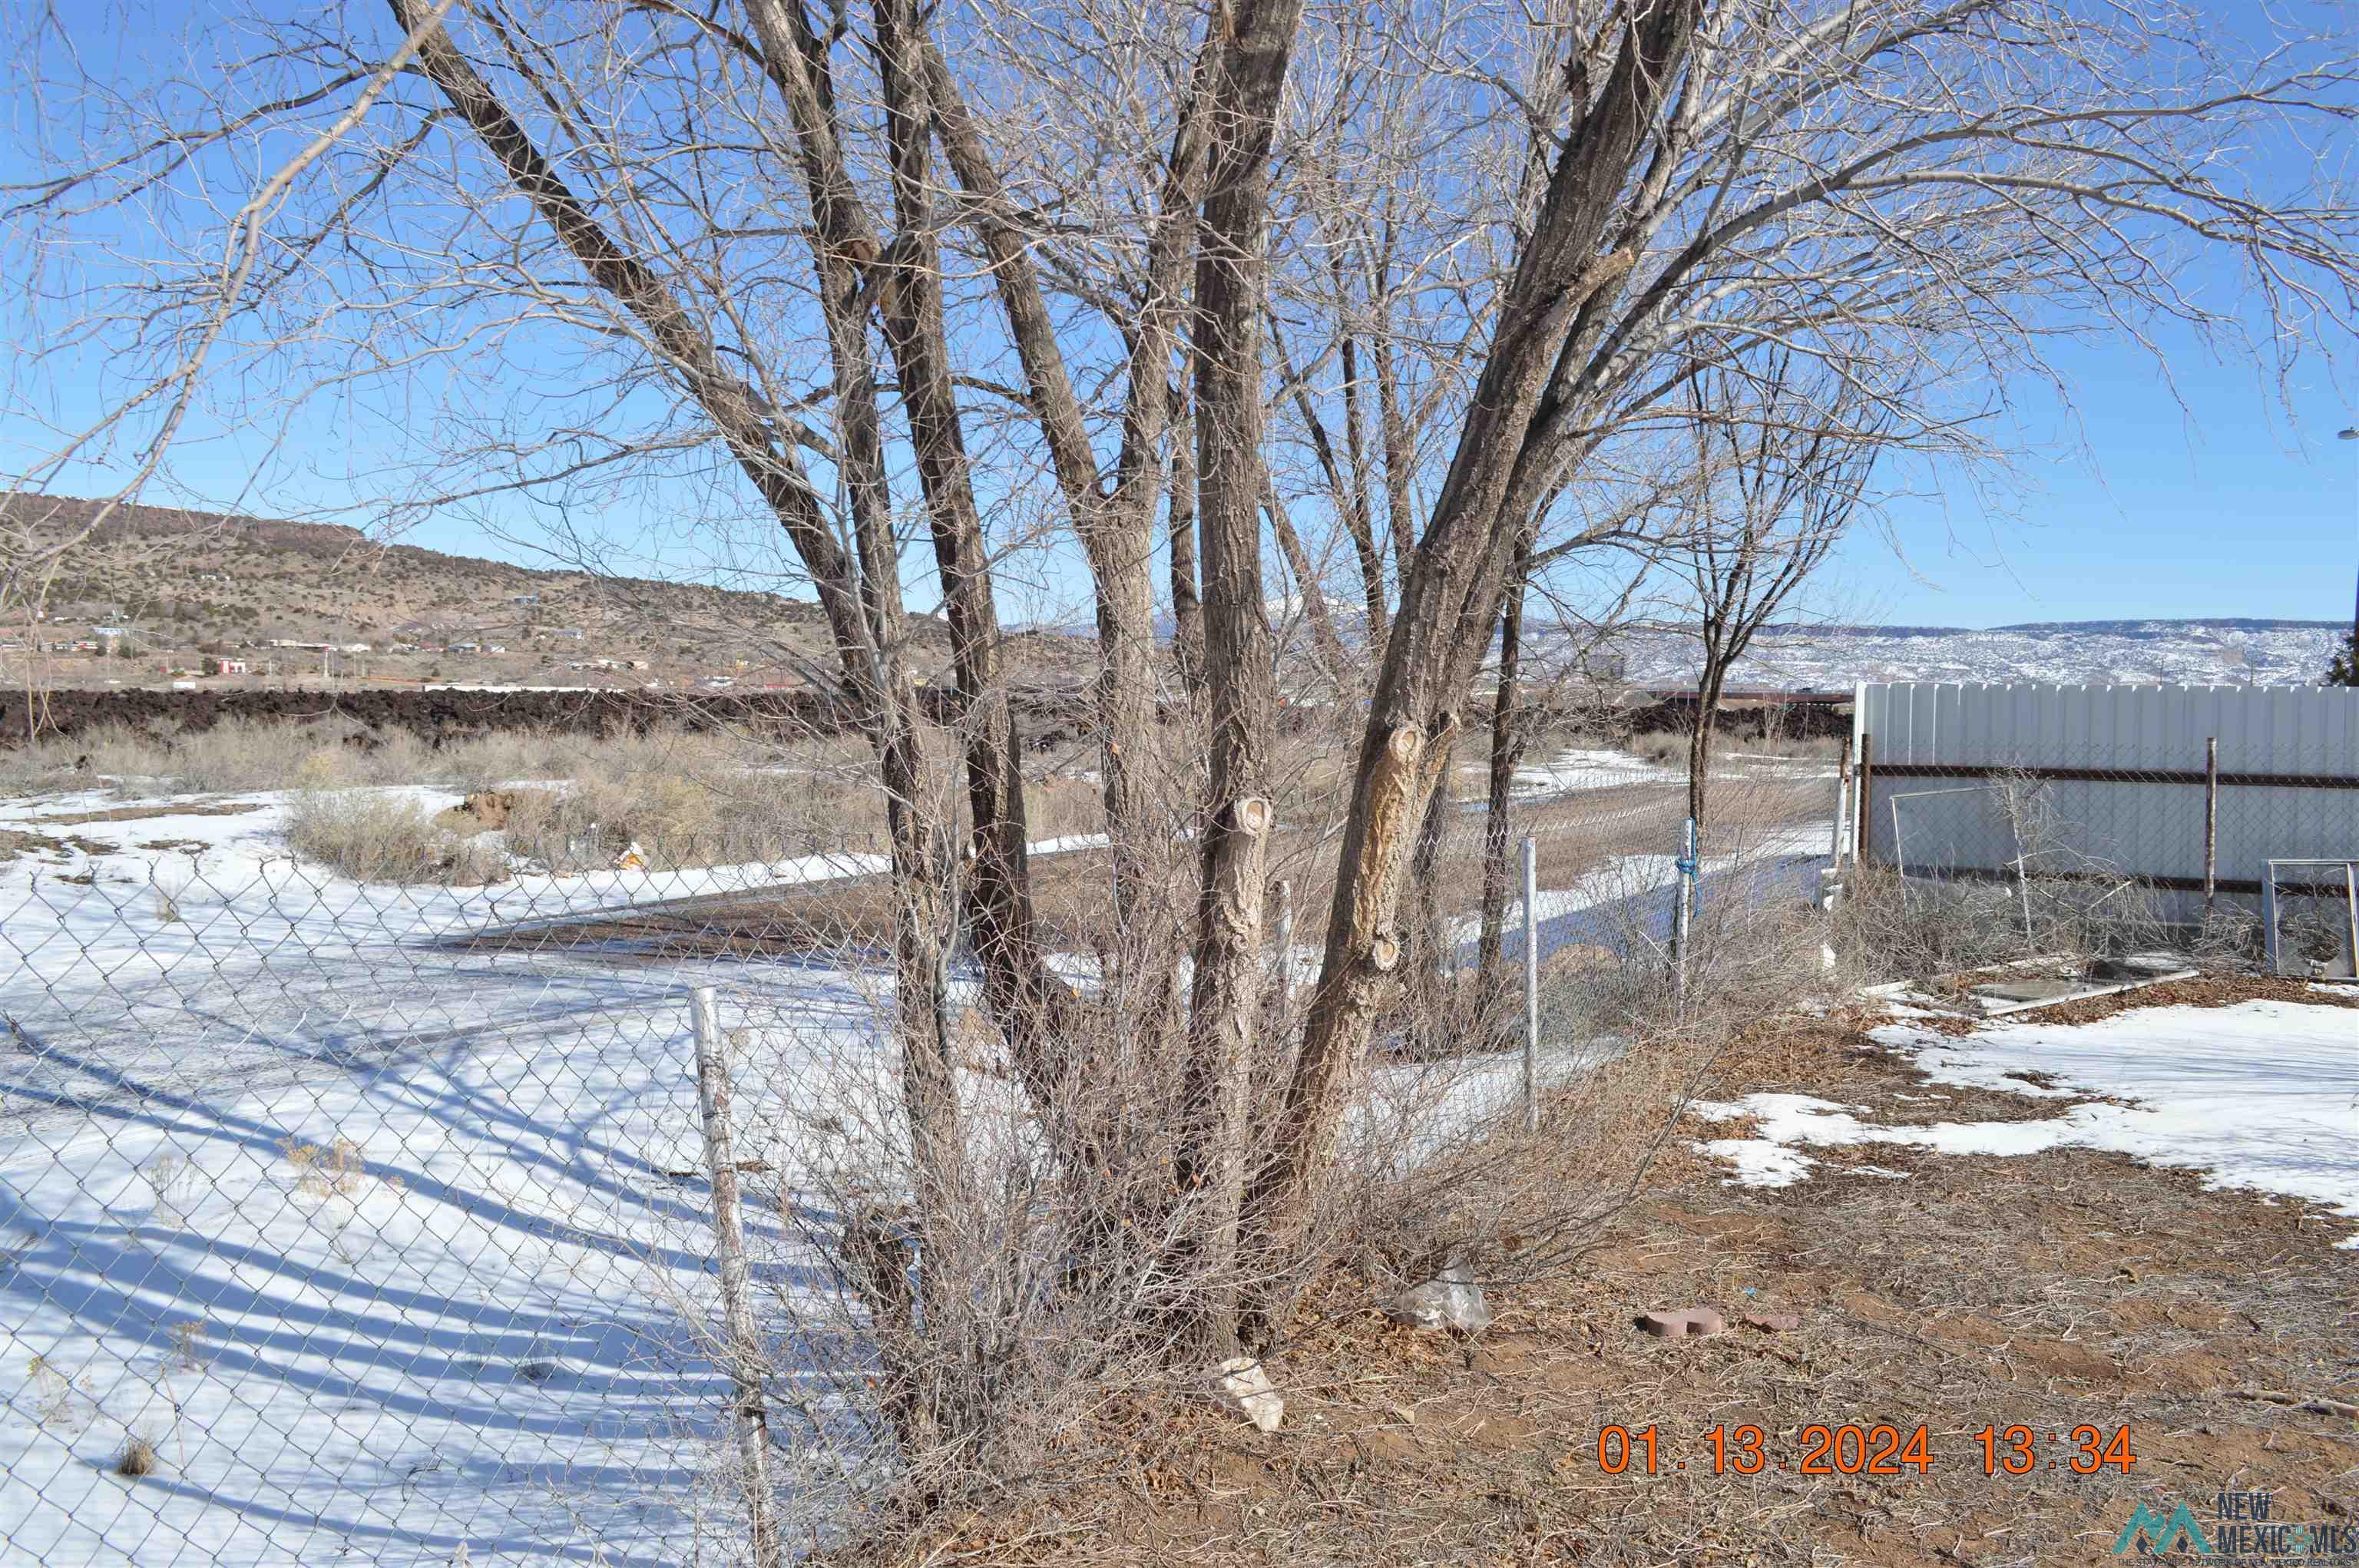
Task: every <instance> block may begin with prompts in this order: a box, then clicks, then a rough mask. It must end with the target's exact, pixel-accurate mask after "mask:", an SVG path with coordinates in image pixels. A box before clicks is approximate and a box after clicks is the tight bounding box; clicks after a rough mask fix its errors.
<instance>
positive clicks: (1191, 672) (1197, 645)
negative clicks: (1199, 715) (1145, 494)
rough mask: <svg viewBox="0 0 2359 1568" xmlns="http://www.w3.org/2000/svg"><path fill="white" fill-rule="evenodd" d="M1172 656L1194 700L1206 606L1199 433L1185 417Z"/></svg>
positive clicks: (1175, 472) (1178, 474) (1174, 527)
mask: <svg viewBox="0 0 2359 1568" xmlns="http://www.w3.org/2000/svg"><path fill="white" fill-rule="evenodd" d="M1171 660H1172V663H1173V664H1174V665H1176V666H1177V667H1178V669H1179V673H1180V690H1181V691H1184V692H1186V693H1187V695H1188V700H1189V701H1190V702H1194V701H1196V699H1197V698H1198V697H1199V696H1200V695H1201V693H1202V691H1203V685H1204V611H1203V604H1202V601H1201V599H1200V598H1199V597H1198V595H1197V590H1196V432H1195V430H1194V426H1193V421H1192V420H1189V421H1183V422H1182V423H1181V424H1180V427H1179V430H1178V431H1177V433H1176V436H1175V439H1174V440H1173V441H1172V443H1171Z"/></svg>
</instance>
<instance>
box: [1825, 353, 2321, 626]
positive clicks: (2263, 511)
mask: <svg viewBox="0 0 2359 1568" xmlns="http://www.w3.org/2000/svg"><path fill="white" fill-rule="evenodd" d="M2167 345H2168V351H2169V352H2168V363H2169V371H2170V376H2171V378H2172V379H2173V380H2174V381H2175V382H2176V383H2177V385H2176V387H2171V386H2169V385H2166V383H2165V382H2164V379H2163V377H2162V376H2161V375H2160V374H2159V373H2158V368H2157V365H2156V362H2155V360H2154V358H2153V357H2152V356H2151V355H2149V354H2147V353H2146V352H2145V351H2144V350H2142V349H2139V348H2136V347H2135V346H2133V345H2131V344H2128V343H2118V342H2115V343H2103V344H2097V345H2088V346H2080V345H2076V346H2073V347H2071V348H2069V349H2066V350H2065V351H2063V352H2062V353H2060V354H2059V355H2058V356H2057V358H2058V363H2059V366H2060V369H2062V370H2063V371H2064V372H2065V373H2066V374H2067V376H2068V377H2069V378H2070V379H2071V383H2072V385H2073V389H2074V390H2073V397H2074V405H2075V408H2074V417H2075V418H2076V419H2077V421H2078V426H2077V432H2076V431H2075V430H2074V428H2073V427H2072V426H2071V425H2069V424H2067V422H2066V421H2065V419H2063V418H2062V417H2061V414H2060V410H2059V409H2058V408H2057V407H2056V405H2055V403H2054V401H2053V399H2052V397H2049V395H2048V394H2047V393H2046V392H2045V389H2041V390H2039V391H2038V392H2037V393H2034V394H2032V395H2031V396H2030V397H2029V398H2028V401H2029V402H2030V403H2031V405H2032V406H2033V408H2035V409H2037V410H2038V414H2039V415H2040V416H2041V417H2040V418H2038V419H2029V418H2027V419H2025V420H2024V421H2023V422H2024V424H2025V426H2026V430H2025V434H2026V436H2027V438H2029V439H2028V441H2027V444H2026V446H2025V447H2024V448H2023V450H2022V451H2021V452H2020V454H2019V456H2018V458H2017V463H2016V465H2015V473H2014V475H2013V477H2014V479H2015V481H2016V483H2017V484H2018V485H2020V486H2021V487H2022V489H2023V492H2024V493H2023V495H2022V497H2021V499H2020V501H2019V503H2017V507H2016V508H2015V510H2016V515H2014V516H2008V515H2006V514H2005V513H2004V512H2001V513H1999V514H1997V515H1993V514H1991V513H1986V512H1985V511H1984V510H1983V508H1982V507H1981V506H1979V505H1977V503H1976V500H1975V498H1974V497H1973V495H1972V494H1971V491H1970V487H1969V486H1966V485H1962V484H1960V483H1958V482H1957V477H1956V476H1954V475H1951V476H1948V477H1949V482H1948V483H1947V484H1945V485H1943V491H1944V494H1945V495H1946V496H1947V497H1948V498H1947V500H1946V502H1945V503H1943V504H1938V505H1937V504H1934V503H1931V502H1923V503H1909V504H1907V505H1905V506H1901V507H1899V508H1897V512H1896V515H1895V517H1894V518H1893V533H1894V535H1895V539H1896V540H1897V544H1898V546H1899V554H1898V555H1897V556H1896V554H1895V552H1894V550H1892V549H1891V548H1890V546H1889V545H1888V544H1887V543H1886V541H1885V540H1884V539H1880V538H1876V537H1873V536H1871V535H1866V534H1862V535H1859V536H1856V537H1854V539H1850V540H1849V541H1847V542H1846V545H1845V548H1844V550H1843V559H1842V561H1841V562H1840V564H1839V566H1837V567H1836V568H1835V569H1834V572H1833V573H1832V575H1833V577H1834V579H1835V581H1834V582H1833V583H1832V584H1831V591H1832V593H1833V594H1834V595H1835V596H1836V597H1837V598H1839V599H1841V600H1843V601H1844V603H1843V605H1842V608H1843V611H1844V613H1845V615H1846V618H1873V619H1876V620H1881V621H1888V622H1895V623H1907V624H1917V625H1930V626H2002V625H2006V624H2008V623H2011V622H2018V621H2079V620H2114V619H2133V618H2137V617H2141V616H2153V617H2158V618H2178V617H2184V616H2198V615H2248V616H2262V617H2281V618H2286V619H2295V620H2344V619H2348V618H2349V617H2350V615H2351V613H2352V599H2353V592H2354V573H2359V441H2339V440H2337V439H2336V436H2337V432H2338V431H2340V430H2343V429H2344V428H2346V427H2348V426H2350V425H2352V424H2354V423H2359V409H2354V403H2353V401H2352V400H2351V399H2349V398H2346V397H2344V396H2343V395H2342V393H2341V392H2340V391H2339V390H2338V389H2337V388H2336V387H2334V386H2333V385H2332V383H2331V382H2330V381H2329V380H2328V379H2327V375H2326V367H2325V365H2324V363H2323V361H2322V360H2320V359H2317V358H2315V357H2312V358H2309V359H2306V360H2305V362H2304V364H2303V365H2302V366H2301V367H2300V369H2299V373H2298V378H2299V379H2300V380H2302V381H2304V382H2306V383H2307V385H2305V386H2302V387H2299V389H2298V390H2297V391H2296V392H2295V393H2294V394H2293V395H2292V397H2290V398H2289V399H2285V398H2281V397H2280V396H2279V394H2278V392H2277V387H2275V385H2274V384H2273V382H2272V381H2271V380H2270V378H2268V377H2267V376H2264V375H2263V374H2262V373H2261V371H2260V368H2259V367H2258V366H2256V365H2254V364H2252V363H2251V362H2250V361H2249V360H2247V361H2245V362H2244V363H2241V364H2239V363H2227V364H2222V363H2218V362H2216V361H2215V360H2214V359H2213V358H2212V356H2211V355H2210V354H2208V353H2207V352H2206V351H2205V350H2204V349H2203V348H2202V347H2201V345H2199V344H2197V343H2193V342H2191V341H2190V340H2188V339H2187V338H2186V337H2185V335H2184V334H2173V335H2172V336H2171V338H2169V340H2167ZM2341 346H2343V347H2344V348H2345V349H2347V348H2348V347H2349V345H2347V344H2346V345H2341ZM2288 401H2290V403H2291V408H2290V411H2288V408H2287V407H2286V403H2287V402H2288ZM2043 426H2044V428H2042V427H2043ZM2071 441H2078V442H2079V443H2080V444H2081V445H2082V447H2083V448H2084V450H2082V451H2074V450H2071V447H2070V446H2069V445H2068V442H2071Z"/></svg>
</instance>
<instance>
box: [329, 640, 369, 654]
mask: <svg viewBox="0 0 2359 1568" xmlns="http://www.w3.org/2000/svg"><path fill="white" fill-rule="evenodd" d="M368 650H369V645H368V644H366V643H364V642H348V643H343V644H341V645H339V646H338V647H337V648H336V651H337V652H338V653H366V652H367V651H368Z"/></svg>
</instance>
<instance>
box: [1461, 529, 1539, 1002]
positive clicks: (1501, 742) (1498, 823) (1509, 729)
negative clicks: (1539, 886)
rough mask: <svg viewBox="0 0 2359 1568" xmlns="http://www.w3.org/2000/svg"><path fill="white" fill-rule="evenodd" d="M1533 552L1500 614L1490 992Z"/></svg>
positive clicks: (1483, 959)
mask: <svg viewBox="0 0 2359 1568" xmlns="http://www.w3.org/2000/svg"><path fill="white" fill-rule="evenodd" d="M1531 554H1532V552H1531V541H1530V539H1529V536H1527V537H1526V539H1525V540H1524V542H1522V543H1521V544H1519V545H1518V546H1517V550H1516V563H1515V565H1514V566H1512V567H1510V568H1509V569H1508V577H1507V604H1506V608H1505V609H1504V610H1502V611H1500V613H1499V688H1498V691H1497V693H1496V694H1495V696H1494V697H1493V699H1492V702H1491V791H1490V802H1491V810H1490V813H1489V815H1488V816H1487V817H1486V818H1485V819H1484V827H1483V934H1482V938H1481V941H1480V942H1479V944H1478V946H1477V948H1476V957H1475V966H1476V970H1477V972H1478V973H1479V974H1480V975H1482V977H1483V982H1484V986H1485V988H1486V989H1487V988H1488V987H1490V986H1491V985H1494V984H1495V982H1496V981H1497V979H1498V968H1499V953H1500V950H1501V948H1502V947H1503V946H1504V945H1505V940H1506V939H1505V934H1504V933H1505V931H1506V921H1507V886H1508V879H1509V870H1510V868H1509V866H1508V852H1509V850H1510V849H1512V848H1513V842H1512V840H1513V831H1514V824H1513V823H1512V822H1509V821H1508V816H1507V800H1508V796H1509V794H1510V793H1511V791H1512V790H1513V789H1514V788H1515V780H1516V769H1517V767H1518V766H1520V765H1521V764H1522V762H1523V759H1524V745H1525V735H1524V726H1523V724H1521V722H1520V721H1519V717H1518V715H1517V712H1516V698H1517V677H1518V675H1519V673H1520V671H1519V661H1520V658H1521V653H1522V644H1523V632H1524V591H1525V589H1526V588H1527V587H1528V586H1529V583H1528V582H1527V573H1528V572H1529V571H1530V569H1531Z"/></svg>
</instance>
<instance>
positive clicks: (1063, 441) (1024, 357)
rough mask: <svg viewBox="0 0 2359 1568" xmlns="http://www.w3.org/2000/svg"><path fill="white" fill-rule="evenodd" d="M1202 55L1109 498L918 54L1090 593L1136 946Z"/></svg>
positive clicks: (1007, 230) (1152, 835)
mask: <svg viewBox="0 0 2359 1568" xmlns="http://www.w3.org/2000/svg"><path fill="white" fill-rule="evenodd" d="M1210 54H1211V49H1210V45H1209V44H1208V46H1207V49H1206V50H1205V51H1204V53H1203V55H1202V56H1200V59H1199V60H1198V65H1197V69H1196V71H1195V74H1194V76H1193V77H1192V78H1191V80H1190V91H1189V97H1188V101H1187V103H1185V105H1184V106H1183V107H1182V109H1181V111H1180V123H1179V125H1178V127H1177V128H1176V129H1175V131H1174V132H1173V135H1172V140H1171V150H1170V155H1169V161H1168V163H1167V165H1166V169H1165V176H1164V185H1163V189H1162V191H1161V192H1160V194H1159V196H1158V220H1157V224H1156V227H1155V231H1154V234H1153V237H1152V238H1151V239H1150V240H1149V242H1148V246H1147V297H1146V299H1144V300H1143V301H1142V302H1141V305H1140V307H1139V312H1138V317H1137V324H1136V331H1135V332H1134V333H1133V336H1132V347H1131V354H1130V383H1129V401H1128V404H1127V406H1126V407H1125V411H1124V419H1123V432H1122V449H1121V452H1120V454H1119V456H1118V457H1117V458H1116V460H1115V463H1114V478H1113V483H1112V485H1111V487H1110V488H1109V487H1107V486H1105V485H1103V483H1102V481H1101V479H1100V476H1099V474H1098V470H1097V465H1096V460H1095V458H1094V456H1093V454H1092V452H1091V449H1090V445H1089V436H1088V427H1087V424H1086V422H1085V420H1084V419H1083V417H1082V408H1081V405H1080V403H1079V401H1078V400H1077V399H1076V398H1075V397H1074V395H1073V391H1072V386H1071V376H1070V375H1069V373H1068V372H1067V370H1066V367H1065V361H1064V354H1063V350H1062V348H1061V347H1060V344H1059V343H1058V339H1057V334H1056V330H1055V324H1054V321H1053V319H1052V318H1051V316H1050V315H1049V308H1048V304H1047V300H1046V297H1045V295H1044V294H1043V293H1042V291H1041V289H1040V284H1039V279H1038V273H1037V270H1036V269H1035V268H1034V267H1033V265H1032V261H1031V256H1030V253H1029V249H1028V243H1029V242H1028V236H1027V234H1026V232H1025V230H1024V227H1023V225H1022V223H1020V222H1019V220H1018V218H1017V216H1016V212H1015V210H1014V207H1013V204H1012V203H1011V202H1010V201H1008V199H1007V196H1006V191H1005V190H1004V189H1003V187H1002V184H1001V181H1000V179H999V174H998V170H997V169H996V168H995V166H994V165H993V163H992V161H991V158H990V155H989V152H988V150H987V148H986V147H984V141H983V137H982V135H981V133H980V132H979V130H978V129H977V128H976V126H975V125H974V124H973V116H972V115H971V114H969V113H968V111H967V108H966V105H965V103H964V100H963V98H962V96H961V94H960V93H959V91H958V85H957V82H956V80H955V79H954V78H953V77H952V75H951V71H950V68H949V66H948V64H947V62H945V61H944V60H942V58H941V56H940V51H939V50H938V49H934V48H933V46H931V45H930V44H929V45H927V47H926V69H927V77H928V81H929V83H930V84H931V87H932V92H933V97H934V105H933V109H934V116H935V123H936V126H937V128H938V130H939V131H940V136H941V140H942V147H943V150H944V154H945V156H946V157H947V158H948V159H949V161H950V164H951V169H952V171H953V172H954V173H955V174H956V175H957V177H958V180H959V184H960V186H961V188H962V190H963V191H965V193H966V195H967V197H968V198H969V201H970V205H971V208H972V211H973V214H974V223H975V228H976V232H977V234H979V235H980V236H981V238H982V239H983V242H984V249H985V252H986V253H987V254H988V255H989V256H990V257H991V262H992V275H993V280H994V282H995V285H996V286H997V289H998V291H999V298H1000V301H1001V305H1002V308H1003V310H1004V311H1005V313H1006V317H1007V322H1008V330H1009V335H1010V336H1011V338H1012V339H1013V340H1014V343H1015V345H1016V355H1017V358H1018V359H1019V360H1020V361H1021V362H1022V364H1023V365H1024V370H1025V376H1026V379H1027V388H1028V390H1029V391H1030V393H1031V402H1032V406H1033V408H1034V410H1035V412H1036V414H1037V416H1038V419H1040V422H1041V429H1042V430H1043V432H1044V434H1045V436H1046V439H1047V443H1048V447H1049V456H1050V459H1051V466H1052V468H1053V469H1054V470H1055V473H1056V476H1057V483H1058V486H1059V488H1060V490H1061V491H1062V492H1063V494H1064V496H1065V501H1066V506H1067V507H1068V509H1069V511H1070V513H1071V517H1072V523H1073V529H1074V533H1075V535H1076V537H1077V538H1078V539H1080V541H1081V544H1082V553H1083V555H1084V556H1085V557H1086V558H1087V559H1088V561H1089V566H1090V575H1091V578H1092V580H1093V586H1094V587H1095V589H1096V606H1097V632H1098V653H1099V659H1100V660H1101V663H1100V666H1099V677H1098V684H1097V697H1096V708H1097V714H1098V745H1099V756H1100V759H1101V767H1100V774H1101V779H1102V782H1101V786H1100V787H1101V789H1102V790H1103V798H1104V801H1105V811H1106V834H1107V839H1108V843H1109V845H1110V851H1109V853H1110V855H1111V857H1112V859H1113V862H1114V919H1115V921H1116V923H1117V925H1118V927H1119V928H1120V929H1122V930H1123V931H1125V932H1126V933H1127V934H1129V935H1131V936H1132V937H1133V938H1134V939H1136V940H1139V941H1151V940H1152V936H1153V933H1151V932H1150V931H1147V930H1146V929H1145V920H1146V916H1147V911H1148V909H1149V905H1148V903H1147V899H1146V897H1145V895H1146V894H1147V892H1148V891H1149V889H1150V888H1152V887H1158V885H1159V883H1160V880H1161V876H1162V873H1161V867H1160V866H1159V865H1158V859H1159V857H1157V856H1153V855H1150V854H1149V850H1150V846H1151V845H1153V844H1157V843H1158V842H1159V841H1160V840H1161V839H1162V837H1163V835H1162V834H1160V833H1158V832H1157V831H1156V830H1155V827H1154V820H1155V819H1154V800H1153V799H1152V796H1151V794H1150V791H1149V788H1148V785H1149V781H1150V772H1151V768H1150V758H1151V756H1152V752H1153V746H1154V735H1155V716H1156V702H1155V684H1156V683H1155V655H1156V644H1155V619H1154V617H1155V591H1154V574H1153V565H1152V562H1153V555H1154V549H1153V545H1154V533H1155V530H1154V521H1155V516H1156V510H1157V507H1158V504H1159V501H1160V498H1161V497H1160V491H1161V488H1162V486H1161V484H1160V480H1161V476H1162V474H1163V461H1164V460H1163V447H1164V443H1165V441H1166V439H1167V437H1168V436H1169V433H1170V426H1171V421H1172V419H1173V418H1174V416H1175V414H1176V409H1175V408H1174V407H1173V403H1174V399H1173V398H1172V397H1171V394H1170V382H1171V364H1172V359H1173V356H1174V354H1175V353H1176V352H1177V348H1178V344H1179V341H1180V318H1181V315H1182V311H1183V309H1184V305H1185V288H1186V282H1187V272H1188V268H1187V262H1188V256H1189V254H1190V244H1191V242H1192V240H1193V238H1194V235H1195V223H1196V207H1197V203H1198V201H1199V199H1200V194H1201V180H1202V172H1203V169H1204V159H1205V137H1204V135H1203V130H1202V119H1203V115H1202V113H1201V104H1202V92H1203V83H1204V81H1205V73H1206V71H1207V68H1208V61H1209V58H1210Z"/></svg>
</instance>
